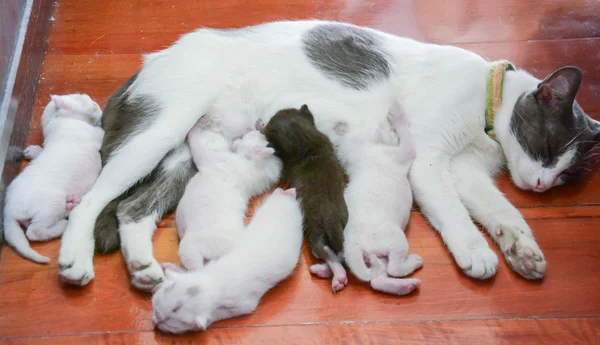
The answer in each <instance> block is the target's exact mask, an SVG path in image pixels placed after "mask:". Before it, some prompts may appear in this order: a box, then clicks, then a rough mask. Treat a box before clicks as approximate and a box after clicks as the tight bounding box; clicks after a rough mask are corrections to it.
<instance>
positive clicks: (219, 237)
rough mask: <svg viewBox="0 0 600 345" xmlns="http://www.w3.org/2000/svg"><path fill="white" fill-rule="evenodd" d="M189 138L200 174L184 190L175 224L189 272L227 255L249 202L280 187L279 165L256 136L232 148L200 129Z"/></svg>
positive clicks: (249, 135) (220, 137)
mask: <svg viewBox="0 0 600 345" xmlns="http://www.w3.org/2000/svg"><path fill="white" fill-rule="evenodd" d="M188 138H189V139H188V141H189V144H190V148H191V151H192V156H193V158H194V162H195V163H196V166H197V167H198V169H199V172H198V173H197V174H196V175H195V176H194V177H192V179H191V180H190V182H189V183H188V185H187V187H186V190H185V193H184V195H183V197H182V199H181V202H180V203H179V206H178V207H177V212H176V219H177V229H178V232H179V237H180V238H181V242H180V244H179V257H180V259H181V262H182V264H183V266H184V267H185V268H187V269H189V270H192V269H201V268H202V267H203V265H204V263H205V261H210V260H215V259H218V258H219V257H221V256H223V255H224V254H225V253H227V252H228V251H229V250H230V249H231V247H232V246H233V244H234V242H235V240H236V239H237V237H239V235H240V233H241V232H242V230H243V229H244V215H245V211H246V208H247V206H248V200H249V199H250V198H251V197H252V196H254V195H257V194H261V193H263V192H265V191H266V190H267V189H269V188H270V187H271V186H273V184H275V183H276V182H277V181H278V179H279V173H280V170H281V161H280V160H279V159H278V158H277V157H275V155H274V150H273V149H272V148H268V147H267V140H266V139H265V137H264V135H262V134H261V133H259V132H258V131H251V132H248V133H247V134H245V135H244V136H243V137H242V138H241V139H238V140H235V141H234V142H233V144H232V145H231V148H230V145H229V142H228V141H227V139H226V138H225V137H224V136H223V135H222V134H220V133H217V132H215V131H213V130H203V128H201V127H195V128H194V129H192V131H190V134H189V136H188ZM231 149H233V151H234V152H232V151H231Z"/></svg>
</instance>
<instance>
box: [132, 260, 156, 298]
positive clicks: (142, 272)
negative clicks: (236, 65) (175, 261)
mask: <svg viewBox="0 0 600 345" xmlns="http://www.w3.org/2000/svg"><path fill="white" fill-rule="evenodd" d="M129 271H130V272H131V285H133V286H135V287H136V288H138V289H140V290H142V291H146V292H152V291H153V290H155V289H156V288H158V287H159V286H160V284H161V283H162V282H163V281H164V278H165V274H164V272H163V269H162V267H161V266H160V265H159V264H158V262H156V260H154V259H152V261H150V262H148V263H142V262H139V261H132V262H130V263H129Z"/></svg>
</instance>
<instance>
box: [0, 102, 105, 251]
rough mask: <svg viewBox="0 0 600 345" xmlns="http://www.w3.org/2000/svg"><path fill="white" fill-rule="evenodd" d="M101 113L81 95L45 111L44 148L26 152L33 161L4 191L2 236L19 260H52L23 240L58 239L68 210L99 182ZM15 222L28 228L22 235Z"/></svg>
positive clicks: (47, 107)
mask: <svg viewBox="0 0 600 345" xmlns="http://www.w3.org/2000/svg"><path fill="white" fill-rule="evenodd" d="M101 114H102V112H101V110H100V107H99V106H98V104H96V103H95V102H94V101H92V99H91V98H90V97H89V96H87V95H79V94H72V95H64V96H52V100H51V101H50V103H49V104H48V105H47V106H46V108H45V109H44V114H43V115H42V125H43V132H44V148H43V149H42V148H41V147H39V146H30V147H28V148H27V149H25V157H26V158H28V159H32V161H31V163H30V164H29V166H27V167H26V168H25V170H23V172H22V173H21V174H20V175H18V176H17V177H16V178H15V179H14V181H12V183H11V184H10V186H9V187H8V189H7V191H6V206H5V209H4V236H5V237H6V242H8V243H9V244H10V245H11V246H13V247H14V248H15V249H16V251H17V252H18V253H19V254H21V255H22V256H23V257H25V258H27V259H30V260H32V261H35V262H38V263H45V262H48V261H49V260H50V259H49V258H48V257H45V256H42V255H40V254H38V253H37V252H36V251H34V250H33V249H31V247H30V246H29V243H28V242H27V238H29V239H30V240H32V241H48V240H50V239H52V238H56V237H60V236H61V235H62V233H63V232H64V230H65V228H66V226H67V217H68V215H69V212H70V210H71V208H72V207H74V206H75V204H76V203H77V202H78V201H79V200H78V199H79V198H80V197H81V196H82V195H83V194H85V193H86V192H87V191H88V190H89V189H90V188H91V187H92V185H93V184H94V181H95V180H96V178H97V177H98V174H99V173H100V168H101V163H100V152H99V150H100V145H101V144H102V137H103V136H104V131H103V130H102V129H101V128H100V127H98V126H97V124H98V122H99V120H100V116H101ZM19 222H21V223H30V224H29V226H28V227H27V231H26V232H25V233H23V230H22V229H21V226H20V224H19ZM25 236H27V238H26V237H25Z"/></svg>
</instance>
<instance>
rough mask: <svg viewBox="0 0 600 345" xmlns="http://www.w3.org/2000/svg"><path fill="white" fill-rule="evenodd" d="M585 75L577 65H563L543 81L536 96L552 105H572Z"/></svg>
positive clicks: (535, 93)
mask: <svg viewBox="0 0 600 345" xmlns="http://www.w3.org/2000/svg"><path fill="white" fill-rule="evenodd" d="M582 78H583V76H582V73H581V70H580V69H579V68H577V67H563V68H560V69H558V70H556V71H554V72H553V73H552V74H550V75H549V76H548V77H546V79H544V81H542V82H541V83H540V84H539V85H538V88H537V90H536V91H535V92H534V96H535V98H536V99H537V100H539V101H541V102H543V103H544V104H546V105H550V106H568V107H572V106H573V102H574V101H575V95H576V94H577V91H578V90H579V86H580V85H581V80H582Z"/></svg>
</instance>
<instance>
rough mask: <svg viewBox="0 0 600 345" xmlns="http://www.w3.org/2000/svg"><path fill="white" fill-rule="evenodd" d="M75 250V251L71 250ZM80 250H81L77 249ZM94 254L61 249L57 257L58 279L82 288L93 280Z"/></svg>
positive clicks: (63, 247)
mask: <svg viewBox="0 0 600 345" xmlns="http://www.w3.org/2000/svg"><path fill="white" fill-rule="evenodd" d="M73 249H75V250H73ZM79 249H81V248H79ZM93 257H94V253H93V252H92V253H91V254H90V253H86V252H85V251H84V250H78V249H76V248H68V249H67V248H65V245H63V246H62V247H61V250H60V256H59V257H58V267H59V269H60V271H59V272H60V279H61V280H62V281H64V282H65V283H69V284H72V285H78V286H84V285H87V284H88V283H89V282H90V281H91V280H92V279H94V261H93Z"/></svg>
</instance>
